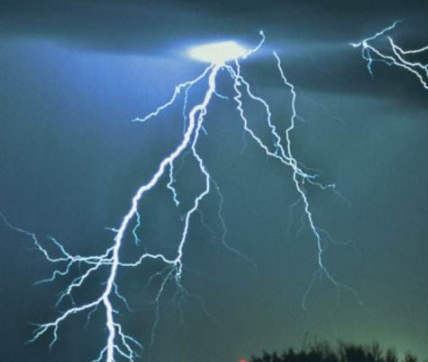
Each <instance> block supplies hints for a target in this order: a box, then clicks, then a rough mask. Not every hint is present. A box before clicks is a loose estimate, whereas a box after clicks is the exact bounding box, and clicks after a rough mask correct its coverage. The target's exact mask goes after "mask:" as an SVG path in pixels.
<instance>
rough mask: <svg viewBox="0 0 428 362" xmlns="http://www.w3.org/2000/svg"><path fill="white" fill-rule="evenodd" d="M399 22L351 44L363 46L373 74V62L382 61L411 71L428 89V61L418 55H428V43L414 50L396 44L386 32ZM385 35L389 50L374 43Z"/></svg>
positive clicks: (364, 55)
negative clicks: (385, 50)
mask: <svg viewBox="0 0 428 362" xmlns="http://www.w3.org/2000/svg"><path fill="white" fill-rule="evenodd" d="M398 24H399V21H395V22H394V23H393V24H392V25H390V26H388V27H386V28H384V29H383V30H381V31H379V32H378V33H376V34H375V35H373V36H370V37H368V38H366V39H363V40H362V41H360V42H358V43H351V45H352V46H353V47H354V48H361V56H362V58H363V59H364V60H365V61H367V69H368V71H369V73H370V75H371V76H373V63H374V62H382V63H384V64H387V65H389V66H396V67H399V68H401V69H404V70H406V71H407V72H410V73H411V74H413V75H414V76H415V77H416V78H417V79H418V80H419V82H420V83H421V85H422V86H423V87H424V88H425V89H426V90H428V61H426V62H421V61H417V58H418V57H422V56H423V55H425V56H427V55H428V45H427V46H423V47H420V48H417V49H413V50H405V49H403V48H402V47H400V46H398V45H397V44H395V42H394V40H393V38H392V37H390V36H386V33H388V32H390V31H392V30H394V29H395V28H396V26H397V25H398ZM385 36H386V37H387V40H388V48H389V50H388V52H384V51H381V50H380V49H379V47H376V46H375V45H373V43H374V42H375V41H376V40H378V39H379V38H381V37H385Z"/></svg>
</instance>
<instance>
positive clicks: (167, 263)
mask: <svg viewBox="0 0 428 362" xmlns="http://www.w3.org/2000/svg"><path fill="white" fill-rule="evenodd" d="M394 26H395V25H394ZM387 30H388V29H387ZM387 30H385V31H383V32H381V33H379V34H377V35H376V36H374V37H372V38H368V39H367V40H365V41H364V42H362V43H360V44H359V45H358V44H355V46H362V47H363V48H364V49H370V50H371V51H372V52H375V53H376V51H375V50H374V48H373V49H372V47H371V46H370V45H368V44H367V42H368V41H371V40H374V39H376V37H377V36H380V35H383V33H384V32H386V31H387ZM260 35H261V36H262V40H261V41H260V42H259V44H258V45H257V46H256V47H255V48H253V49H250V50H249V51H248V52H247V53H246V54H244V56H242V57H241V59H246V58H248V57H250V56H251V55H252V54H254V53H255V52H257V51H258V50H259V49H260V47H261V46H262V45H263V43H264V42H265V36H264V34H263V32H261V33H260ZM419 51H424V49H420V50H419ZM394 52H397V53H400V55H403V56H404V55H407V54H410V53H408V52H405V51H403V50H401V49H400V48H398V47H396V46H395V45H394ZM415 52H418V51H415ZM367 54H370V53H367V50H363V55H367ZM376 54H378V53H376ZM379 54H380V53H379ZM273 56H274V58H275V59H276V65H277V68H278V71H279V74H280V77H281V81H282V82H283V84H284V86H285V87H287V88H288V89H289V91H290V94H291V110H292V114H291V118H290V124H289V125H288V127H287V128H286V130H285V137H282V136H281V132H280V131H278V129H277V126H276V125H275V124H274V122H273V120H272V118H273V115H272V111H271V108H270V106H269V104H268V103H267V101H266V100H264V99H263V98H261V97H259V96H257V95H255V94H254V93H253V91H252V90H251V86H250V83H249V82H248V81H247V80H246V79H245V78H244V76H243V75H242V72H241V66H240V63H239V59H235V61H234V63H233V65H230V64H226V63H222V64H211V65H209V66H208V67H207V68H206V69H205V70H204V71H203V72H202V74H201V75H199V76H198V77H196V78H195V79H193V80H191V81H187V82H184V83H181V84H179V85H178V86H176V87H175V91H174V93H173V96H172V97H171V99H170V100H169V101H168V102H167V103H165V104H164V105H162V106H160V107H158V108H157V109H156V110H155V111H154V112H152V113H150V114H148V115H147V116H145V117H143V118H135V119H134V120H133V121H134V122H147V121H149V120H150V119H152V118H154V117H156V116H158V115H159V114H160V113H161V112H162V111H164V110H166V109H167V108H168V107H170V106H171V105H173V104H174V103H175V102H176V101H177V100H178V99H179V97H180V94H181V93H182V92H183V91H184V106H183V118H184V128H183V134H182V139H181V141H180V143H179V144H178V145H177V146H176V147H175V149H174V150H173V151H172V152H171V153H170V154H169V155H167V156H166V157H165V158H164V159H163V160H162V161H161V162H160V164H159V165H158V168H157V170H156V172H155V173H154V174H153V175H152V177H151V178H150V179H149V180H148V182H146V183H144V184H142V185H141V186H140V187H139V188H138V189H137V191H136V193H135V194H134V196H133V197H132V200H131V205H130V208H129V210H128V212H127V213H126V214H125V215H124V217H123V219H122V222H121V223H120V225H119V227H118V228H109V230H110V231H112V232H113V233H114V237H113V244H112V246H111V247H109V248H108V249H107V250H106V251H105V252H104V253H103V254H101V255H89V256H82V255H72V254H71V253H69V252H68V251H67V250H66V248H65V247H64V246H63V244H62V243H60V242H59V241H58V240H56V239H55V238H53V237H49V238H48V239H49V240H50V242H51V243H52V245H53V248H54V250H55V253H56V254H55V255H58V256H53V253H52V252H51V251H49V250H50V249H49V250H48V249H47V248H46V247H44V246H43V244H42V243H41V242H40V241H39V239H38V238H37V237H36V235H35V234H34V233H32V232H28V231H26V230H24V229H21V228H19V227H16V226H14V225H13V224H11V223H10V222H9V221H8V220H7V219H6V218H5V217H4V215H3V214H0V217H1V218H2V219H3V222H4V223H5V225H6V226H7V227H9V228H10V229H12V230H14V231H15V232H18V233H21V234H23V235H25V236H26V237H29V238H30V239H31V240H32V241H33V243H34V244H35V246H36V248H37V250H38V251H39V252H41V253H42V254H43V255H44V257H45V258H46V260H47V261H49V262H50V263H52V264H55V265H56V266H57V268H56V269H55V271H54V272H53V274H52V275H51V276H50V277H49V278H46V279H44V280H41V281H39V282H37V283H38V284H40V283H47V282H54V281H56V280H57V279H58V278H61V277H65V276H70V274H71V271H72V270H73V268H78V267H85V269H84V271H83V272H82V273H80V274H79V275H78V276H77V277H75V278H74V279H72V280H71V282H70V283H69V284H68V286H67V287H66V289H65V290H64V291H63V292H62V293H61V294H60V296H59V299H58V300H57V303H56V306H57V307H58V306H59V305H62V304H63V303H64V301H65V299H70V300H71V302H72V307H70V308H68V309H66V310H65V312H62V313H60V314H59V316H58V317H57V318H56V319H54V320H53V321H51V322H47V323H44V324H39V325H37V328H36V330H35V331H34V335H33V337H32V338H31V339H30V341H29V342H35V341H36V340H38V339H39V338H40V337H42V336H43V335H45V334H46V333H48V332H50V333H51V334H52V340H51V342H50V347H52V346H53V345H54V344H55V342H56V341H57V340H58V333H59V329H60V328H61V326H62V324H63V323H64V322H65V321H66V320H68V319H70V318H71V317H73V316H75V315H77V314H82V313H87V323H89V322H90V320H91V317H92V315H93V313H95V312H97V311H98V310H100V309H103V310H104V316H105V326H106V329H107V338H106V342H105V345H104V347H102V349H101V351H100V353H99V355H98V357H97V358H96V359H95V360H94V361H93V362H101V361H106V362H118V361H119V360H126V361H130V362H133V361H135V360H136V359H137V358H138V357H139V355H138V354H137V352H136V350H137V349H141V348H143V346H142V345H141V344H140V343H139V342H138V341H137V340H136V339H135V338H133V337H131V336H130V335H128V334H127V333H126V332H125V331H124V330H123V327H122V325H121V324H120V323H119V322H118V321H117V318H115V316H116V314H117V313H118V312H117V310H116V309H115V305H116V303H121V304H122V305H125V307H126V308H127V309H128V310H130V309H131V308H130V306H129V305H128V302H127V300H126V298H125V297H124V296H123V295H122V294H120V292H119V287H118V282H117V281H118V272H119V270H120V268H136V267H138V266H140V265H142V264H143V262H145V261H148V260H157V261H158V262H161V263H163V265H164V268H163V269H162V271H160V272H156V273H155V274H153V275H152V276H151V277H150V279H149V284H151V283H152V281H153V280H154V279H155V278H158V277H160V278H161V283H160V286H159V288H158V290H157V293H156V296H155V298H154V302H155V305H156V307H155V319H154V323H153V328H152V334H151V338H150V342H149V347H150V346H152V345H153V344H154V343H155V331H156V328H157V327H158V324H159V321H160V302H161V299H162V297H163V296H164V294H165V291H166V289H167V286H168V284H169V283H174V284H175V286H176V287H177V293H178V294H176V296H180V298H181V297H184V296H186V295H190V294H189V293H188V292H187V291H185V289H184V288H183V285H182V276H183V257H184V249H185V245H186V242H187V239H188V235H189V228H190V225H191V219H192V217H193V216H194V214H196V213H199V214H201V210H200V205H201V203H202V201H203V200H204V199H205V198H206V196H207V195H208V194H209V193H210V192H211V190H212V189H214V190H215V192H216V193H217V196H218V197H219V200H220V203H219V209H218V213H217V216H218V219H219V221H220V223H221V227H222V233H221V236H220V239H221V243H222V244H223V245H224V246H226V247H227V249H228V250H230V251H232V252H234V253H236V254H238V255H239V256H241V257H243V258H245V259H247V260H248V261H250V260H249V259H248V257H247V256H246V255H244V254H243V253H241V252H239V251H238V250H236V249H234V248H233V247H232V246H230V245H229V244H227V242H226V234H227V232H228V229H227V227H226V223H225V220H224V219H223V216H222V210H223V202H224V199H223V196H222V194H221V192H220V188H219V185H218V184H217V183H216V182H215V181H214V179H213V178H212V177H211V175H210V173H209V171H208V168H207V166H206V164H205V163H204V160H203V158H202V156H201V155H200V153H199V152H198V149H197V145H198V142H199V140H200V134H201V132H203V133H206V130H205V128H204V120H205V116H206V114H207V111H208V106H209V104H210V101H211V100H212V98H213V97H214V96H216V97H220V98H222V99H227V98H226V97H224V96H222V95H221V94H219V93H217V90H216V79H217V75H218V74H219V73H220V72H221V71H226V72H228V74H229V75H230V77H231V79H232V82H233V91H234V96H233V101H234V102H235V104H236V110H237V112H238V115H239V117H240V120H241V121H242V124H243V129H244V133H245V134H247V135H248V136H249V137H250V139H252V141H254V142H255V143H256V145H258V146H259V147H260V148H261V150H262V151H263V152H264V153H265V154H266V156H267V157H270V158H272V159H274V160H277V161H278V162H280V163H281V164H282V165H284V166H286V167H287V168H288V169H289V170H290V171H291V172H292V178H293V182H294V185H295V189H296V191H297V193H298V194H299V203H300V202H301V203H302V204H303V209H304V216H305V218H306V221H307V223H308V225H309V227H310V230H311V232H312V235H313V237H314V239H315V241H316V246H317V252H318V254H317V263H318V268H317V270H316V271H315V273H314V276H313V278H312V280H311V282H310V283H309V288H308V290H307V291H306V293H305V295H304V298H303V308H305V309H306V300H307V297H308V294H309V292H310V290H311V288H312V286H313V284H314V283H315V281H316V279H318V278H319V277H321V276H323V275H324V276H325V277H327V279H328V280H329V281H330V282H331V283H332V284H333V285H334V287H335V289H336V296H337V301H338V300H339V297H340V291H341V289H346V290H348V291H350V292H351V293H353V294H354V295H356V294H355V292H354V291H353V290H352V289H351V288H349V287H348V286H346V285H343V284H341V283H339V282H338V281H336V279H335V278H334V277H333V276H332V275H331V274H330V272H329V271H328V269H327V267H326V266H325V263H324V259H323V254H324V248H323V240H322V234H325V232H324V231H323V230H321V229H319V228H318V227H317V226H316V224H315V221H314V215H313V213H312V211H311V206H310V202H309V199H308V196H307V192H306V189H305V185H307V184H309V185H315V186H318V187H320V188H321V189H327V188H328V189H332V190H333V191H334V190H335V185H326V186H325V185H322V184H320V183H318V182H317V177H318V176H317V175H312V174H310V173H308V172H306V171H304V169H303V168H302V167H303V166H302V165H300V164H299V162H297V160H296V158H295V156H294V155H293V152H292V141H291V136H292V133H293V131H294V129H295V121H296V119H297V118H298V116H297V111H296V91H295V87H294V85H293V84H292V83H290V82H289V80H288V79H287V77H286V76H285V74H284V71H283V68H282V66H281V60H280V58H279V56H278V54H277V53H276V52H274V53H273ZM385 59H388V58H385ZM405 64H406V66H407V63H405ZM412 66H413V65H412ZM409 67H410V65H409ZM370 69H371V68H370V65H369V70H370ZM412 69H413V68H412ZM425 70H426V68H425ZM204 79H208V89H207V91H206V93H205V95H204V98H203V100H202V101H201V103H199V104H197V105H196V106H194V107H193V108H192V109H191V110H190V112H189V113H188V114H187V106H188V97H189V91H190V89H191V88H192V87H193V86H195V85H196V84H198V83H200V82H201V81H202V80H204ZM244 95H245V96H248V97H249V98H250V99H251V100H252V101H254V102H257V103H258V104H260V105H261V106H262V107H263V108H264V110H265V114H266V123H267V126H268V128H269V130H270V135H271V139H272V141H273V142H272V145H269V144H266V143H265V142H264V141H262V139H261V138H260V137H259V136H258V135H257V134H256V132H255V131H254V130H253V129H252V128H251V126H250V124H249V121H248V119H247V117H246V114H245V112H244V104H243V100H242V98H243V96H244ZM206 134H207V133H206ZM187 153H189V154H191V156H192V157H193V158H194V160H195V161H196V163H197V165H198V168H199V171H200V173H201V174H202V176H203V179H204V187H203V189H202V191H201V192H199V193H198V194H197V196H196V197H195V198H194V199H193V204H192V205H191V207H190V209H189V210H187V212H186V213H185V215H184V217H183V226H182V231H181V236H180V240H179V242H178V246H177V250H176V255H175V257H173V258H170V257H167V256H165V255H164V254H162V253H155V254H152V253H149V252H146V251H144V252H143V253H142V254H141V255H140V256H139V257H138V258H137V259H136V260H134V261H131V262H129V261H128V262H125V261H123V260H122V258H121V249H122V247H123V244H124V242H125V239H126V236H127V235H130V236H132V237H133V239H134V242H135V244H136V245H137V246H138V245H139V244H144V242H142V241H141V240H140V238H139V235H138V231H139V228H140V227H141V225H142V217H141V215H140V213H139V211H138V209H139V207H140V204H141V202H142V200H143V199H144V198H145V196H146V194H147V193H149V192H150V191H151V190H153V189H154V188H155V187H157V186H158V185H159V183H160V180H161V179H162V178H163V177H168V178H169V182H168V183H167V188H168V189H169V190H170V191H171V192H172V198H173V202H174V204H175V205H176V206H177V207H179V206H181V204H180V201H179V195H178V190H177V189H176V187H175V177H174V173H175V172H176V170H175V169H174V164H175V162H176V161H177V160H178V159H179V158H181V157H184V156H186V155H187ZM296 206H297V203H296ZM202 222H203V223H204V221H203V218H202ZM101 271H104V272H105V271H107V275H108V277H107V279H106V281H105V284H104V287H103V289H102V292H100V294H99V295H98V297H96V298H94V299H93V300H92V301H90V302H87V303H83V304H79V303H76V302H75V301H74V299H73V295H74V294H75V292H76V290H78V289H80V288H81V287H82V286H83V285H86V284H89V282H90V278H92V277H94V275H95V274H99V273H100V272H101ZM174 298H175V297H174Z"/></svg>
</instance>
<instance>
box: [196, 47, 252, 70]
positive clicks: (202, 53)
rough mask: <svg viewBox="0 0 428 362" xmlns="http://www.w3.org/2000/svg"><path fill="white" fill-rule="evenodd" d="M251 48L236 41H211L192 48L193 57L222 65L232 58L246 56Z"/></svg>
mask: <svg viewBox="0 0 428 362" xmlns="http://www.w3.org/2000/svg"><path fill="white" fill-rule="evenodd" d="M248 53H249V50H248V49H246V48H244V47H243V46H241V45H239V44H238V43H236V42H234V41H224V42H220V43H211V44H205V45H200V46H197V47H194V48H191V49H190V50H189V52H188V54H189V56H190V57H191V58H194V59H197V60H200V61H202V62H206V63H211V64H217V65H222V64H224V63H226V62H228V61H230V60H235V59H239V58H245V56H246V55H247V54H248Z"/></svg>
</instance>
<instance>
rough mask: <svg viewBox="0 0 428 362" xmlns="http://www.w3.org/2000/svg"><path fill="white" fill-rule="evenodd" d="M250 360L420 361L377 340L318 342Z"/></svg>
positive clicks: (325, 361)
mask: <svg viewBox="0 0 428 362" xmlns="http://www.w3.org/2000/svg"><path fill="white" fill-rule="evenodd" d="M250 362H418V359H417V358H416V356H414V355H413V354H411V353H407V354H406V355H405V357H404V358H403V359H400V358H399V357H398V355H397V353H396V352H395V350H393V349H387V350H386V351H383V350H382V348H381V347H380V346H379V344H378V343H376V342H375V343H373V344H371V345H357V344H351V343H344V342H339V343H338V345H337V347H335V348H333V347H332V346H331V345H330V344H329V343H327V342H318V343H315V344H313V345H311V346H310V347H309V348H307V349H301V350H299V351H296V350H294V349H292V348H289V349H287V350H285V351H284V352H282V354H280V355H279V354H278V353H277V352H273V353H268V352H263V354H262V356H261V357H255V356H253V357H251V359H250ZM427 362H428V361H427Z"/></svg>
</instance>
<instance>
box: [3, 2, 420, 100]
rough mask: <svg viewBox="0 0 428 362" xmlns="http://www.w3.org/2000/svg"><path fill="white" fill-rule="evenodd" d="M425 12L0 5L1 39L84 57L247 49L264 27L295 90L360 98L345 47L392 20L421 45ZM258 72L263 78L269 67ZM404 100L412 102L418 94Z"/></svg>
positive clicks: (410, 8)
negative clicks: (222, 43)
mask: <svg viewBox="0 0 428 362" xmlns="http://www.w3.org/2000/svg"><path fill="white" fill-rule="evenodd" d="M424 14H425V15H426V14H428V5H427V3H426V2H425V4H424V2H420V1H412V2H411V4H409V2H408V1H388V2H385V1H369V0H365V1H336V0H329V1H323V2H319V1H315V0H311V1H278V0H276V1H275V0H263V1H243V0H238V1H224V0H221V1H196V0H191V1H190V0H189V1H173V0H169V1H137V0H135V1H131V0H127V1H115V0H104V1H98V0H93V1H69V2H55V1H41V2H40V1H38V2H34V1H29V0H21V1H6V2H4V3H3V4H2V5H0V24H1V28H2V31H1V34H2V35H3V37H9V38H10V37H37V38H44V39H50V40H54V41H57V42H60V43H62V44H66V45H67V46H73V47H77V48H81V49H85V50H86V51H101V52H109V53H133V54H149V55H151V56H156V55H158V56H174V55H175V54H176V52H177V49H182V48H183V47H184V46H188V44H191V43H198V42H202V41H208V40H212V39H216V38H235V39H240V40H245V41H248V42H249V43H250V44H252V43H255V42H256V41H258V39H259V38H258V31H259V30H260V29H263V30H264V31H265V33H266V34H267V36H268V44H269V46H271V47H274V48H276V49H278V50H279V51H280V52H281V53H282V57H285V59H284V60H285V65H286V66H287V67H288V68H292V69H293V77H294V78H293V81H296V82H299V79H304V81H303V82H301V83H298V85H299V86H300V87H302V88H305V89H311V90H316V91H328V92H335V93H342V92H346V93H357V94H366V93H367V89H368V87H372V86H373V84H370V79H369V77H368V75H367V72H366V69H365V67H364V64H363V63H362V61H361V59H360V58H359V54H358V51H356V50H355V49H352V48H351V47H350V46H349V44H348V43H349V42H350V41H354V40H359V39H361V38H362V37H364V36H366V35H368V34H372V33H373V32H376V31H378V30H379V29H380V28H382V27H384V26H385V25H387V24H390V23H391V22H392V21H393V20H395V19H402V20H403V21H405V22H408V24H411V25H412V26H403V27H401V28H400V29H397V31H396V32H394V36H397V37H398V39H406V40H408V39H409V38H410V39H412V41H413V42H416V43H420V42H421V41H422V40H421V41H419V39H418V37H419V36H420V37H421V38H422V39H423V37H424V36H425V35H426V34H421V32H420V31H419V30H418V31H415V29H423V26H418V24H420V25H423V22H424V21H425V20H424V19H425V16H424ZM405 32H408V33H410V32H411V35H409V36H406V34H405ZM0 39H1V38H0ZM259 66H260V72H263V67H265V66H269V67H270V66H271V64H269V65H265V64H263V63H261V64H259ZM308 74H309V75H310V76H309V77H308ZM350 74H351V76H352V79H351V78H350V77H349V75H350ZM303 75H304V76H303ZM376 76H377V77H378V80H377V84H378V86H380V87H381V86H382V83H383V82H382V79H387V78H388V75H385V76H382V72H380V74H377V75H376ZM397 76H398V77H400V76H403V79H402V80H400V81H399V82H398V83H397V84H401V83H402V82H404V83H406V82H409V81H411V80H409V77H408V76H406V75H405V74H402V73H400V72H399V73H398V74H397ZM375 86H376V85H375ZM382 88H383V91H382V96H389V97H392V98H395V96H399V97H401V98H402V95H403V94H402V93H406V92H401V91H400V90H398V91H397V90H394V89H391V87H388V88H387V89H386V90H385V87H382ZM397 92H398V94H397ZM409 99H410V100H412V101H414V100H415V99H416V100H418V99H420V94H419V93H417V94H416V95H414V94H412V97H409Z"/></svg>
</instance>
